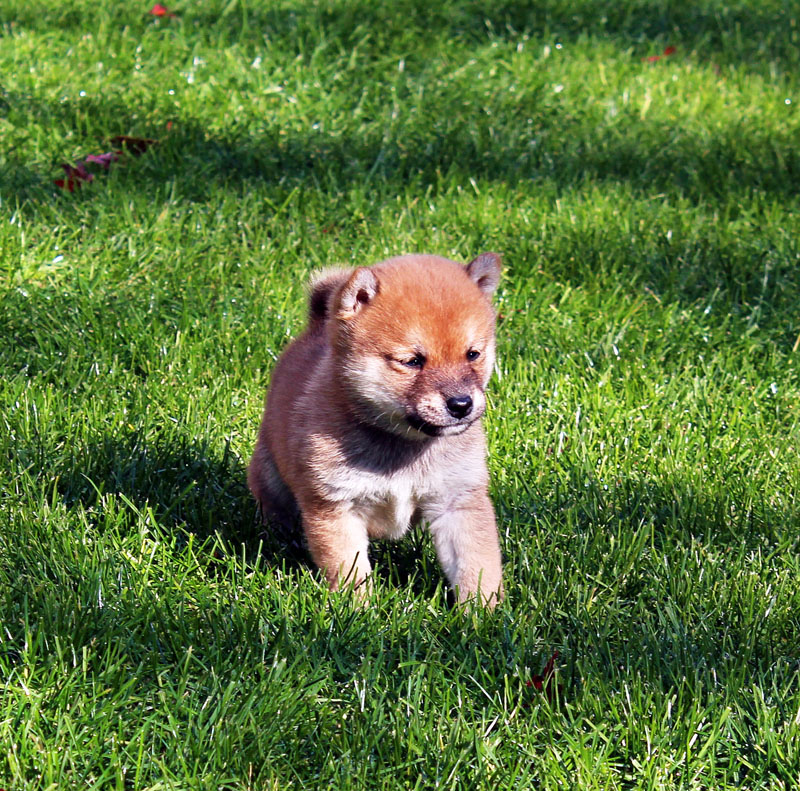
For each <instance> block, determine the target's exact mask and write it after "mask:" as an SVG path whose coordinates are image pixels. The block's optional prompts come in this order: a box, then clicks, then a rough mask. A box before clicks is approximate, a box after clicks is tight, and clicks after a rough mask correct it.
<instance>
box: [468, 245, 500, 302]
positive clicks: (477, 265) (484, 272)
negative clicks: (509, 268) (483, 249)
mask: <svg viewBox="0 0 800 791" xmlns="http://www.w3.org/2000/svg"><path fill="white" fill-rule="evenodd" d="M502 268H503V259H502V258H501V257H500V256H499V255H498V254H497V253H482V254H481V255H479V256H478V257H477V258H475V259H474V260H472V261H470V262H469V263H468V264H467V274H468V275H469V276H470V278H471V279H472V281H473V282H474V283H475V285H476V286H477V287H478V288H479V289H480V290H481V291H483V293H484V294H486V296H487V297H491V296H492V294H494V290H495V289H496V288H497V284H498V283H499V282H500V270H501V269H502Z"/></svg>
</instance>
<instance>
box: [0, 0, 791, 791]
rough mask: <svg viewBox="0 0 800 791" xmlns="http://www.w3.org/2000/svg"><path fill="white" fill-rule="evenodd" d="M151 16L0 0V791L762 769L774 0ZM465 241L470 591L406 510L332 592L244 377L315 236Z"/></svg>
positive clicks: (334, 4)
mask: <svg viewBox="0 0 800 791" xmlns="http://www.w3.org/2000/svg"><path fill="white" fill-rule="evenodd" d="M149 8H150V4H130V3H112V2H110V1H108V0H102V1H101V0H97V1H94V0H93V2H88V1H87V0H69V1H66V2H62V3H57V4H54V3H45V2H40V0H30V1H29V2H25V3H22V2H18V1H17V0H0V24H2V36H0V73H2V75H3V78H2V86H0V137H2V140H3V145H2V146H0V197H1V198H2V222H0V246H2V256H1V257H0V288H2V292H1V293H2V310H1V311H0V370H2V376H0V419H2V423H1V424H0V425H1V426H2V431H0V459H2V468H1V473H2V475H1V477H0V520H2V522H1V523H0V524H1V527H0V613H2V624H1V626H2V628H1V630H0V672H1V673H2V679H3V695H2V697H1V698H0V787H3V788H4V789H6V791H11V789H45V788H69V787H79V786H80V787H86V788H120V789H122V788H125V789H156V788H172V789H184V788H185V789H189V788H191V789H195V788H196V789H205V788H207V789H222V788H228V789H251V788H252V789H271V788H290V787H298V788H299V787H310V788H324V787H337V788H349V787H352V788H406V787H408V788H431V787H441V788H495V787H501V788H506V787H507V788H543V789H551V788H552V789H555V788H580V789H671V788H686V789H698V788H709V789H733V788H737V789H738V788H748V789H771V790H773V789H774V790H775V791H777V789H790V788H795V787H797V786H798V784H800V695H799V694H798V675H799V673H800V648H799V647H798V646H800V616H798V612H800V538H799V537H798V536H799V532H798V527H800V519H799V518H798V502H797V491H798V484H800V474H799V472H798V462H797V444H798V393H799V391H800V377H799V376H798V366H797V354H798V349H797V343H796V341H797V339H798V335H800V299H799V298H798V287H800V274H798V272H799V271H800V270H798V260H800V242H798V239H800V219H798V217H800V215H798V208H799V207H798V203H799V201H798V197H797V185H798V184H799V183H800V157H798V153H797V142H796V141H797V139H798V132H800V121H799V120H798V116H797V109H796V108H797V104H798V102H800V90H798V88H799V87H800V77H799V76H798V75H800V54H798V52H799V51H800V50H798V43H799V37H800V31H798V13H797V8H796V7H795V5H794V4H792V3H786V2H762V3H758V4H756V3H752V2H736V3H729V4H721V3H718V2H711V0H706V2H701V3H691V4H690V3H664V2H659V3H656V2H648V1H647V0H626V1H625V2H623V3H618V4H615V5H613V6H609V5H608V4H600V3H596V2H589V0H581V1H580V2H572V3H563V2H559V1H558V0H548V1H547V2H542V3H536V4H533V3H527V2H505V3H503V2H493V3H488V2H480V1H479V0H446V2H442V3H439V4H434V3H422V2H416V1H415V0H398V2H395V3H391V4H388V3H363V2H358V1H357V0H328V2H311V3H301V2H280V3H253V2H244V0H233V1H232V2H225V3H223V2H208V3H202V4H190V3H183V4H176V5H175V6H174V9H173V10H174V11H176V12H177V14H178V15H177V16H176V17H174V18H167V19H161V20H157V19H155V18H153V17H152V16H150V15H148V14H147V11H148V10H149ZM667 46H675V47H676V48H677V49H676V52H675V54H674V55H671V56H668V57H663V58H662V59H661V60H659V61H657V62H654V63H650V62H647V61H645V60H643V59H644V58H647V57H649V56H651V55H657V54H660V53H663V51H664V49H665V48H666V47H667ZM118 134H128V135H137V136H147V137H153V138H157V139H158V140H159V144H158V145H157V146H155V147H153V148H151V149H150V150H149V151H148V152H147V153H146V154H144V155H143V156H141V157H138V158H134V157H128V158H127V159H126V160H125V161H124V162H120V163H117V164H115V165H114V166H113V167H112V168H111V170H110V171H109V172H108V173H98V175H97V176H96V179H95V181H94V182H93V183H92V184H90V185H87V186H85V187H84V188H82V189H79V190H77V191H76V192H74V193H72V194H69V193H66V192H64V191H63V190H59V189H58V188H56V187H55V186H54V184H53V180H54V179H55V178H58V177H60V176H62V175H63V174H62V173H61V172H60V168H59V163H61V162H74V161H76V160H77V159H81V158H83V157H85V156H86V155H88V154H90V153H102V152H103V151H107V150H109V148H110V144H109V143H108V140H109V138H110V137H112V136H114V135H118ZM487 249H492V250H497V251H500V252H503V253H504V255H505V261H506V273H505V279H504V282H503V284H502V286H501V290H500V294H499V298H498V308H499V311H500V314H501V319H500V323H499V347H500V361H499V364H498V371H497V377H496V379H495V380H494V383H493V390H492V394H491V401H492V404H491V410H490V414H489V416H488V418H487V420H486V425H487V432H488V436H489V439H490V446H491V454H490V470H491V473H492V481H493V484H492V494H493V497H494V500H495V503H496V507H497V512H498V517H499V523H500V526H501V531H502V536H503V547H504V554H505V558H506V585H507V591H508V597H507V601H506V602H505V603H504V604H503V605H502V606H501V607H500V608H499V609H498V611H497V612H496V613H494V614H492V615H489V614H484V613H479V612H468V613H463V612H461V611H458V610H452V609H450V608H449V607H448V604H447V597H446V592H445V589H444V585H443V582H442V579H441V576H440V573H439V570H438V568H437V566H436V562H435V557H434V554H433V551H432V547H431V545H430V542H429V541H428V539H427V537H426V536H425V535H424V533H422V532H420V533H415V534H413V535H412V536H410V537H409V538H408V539H407V540H406V541H404V542H402V543H400V544H397V545H378V546H376V547H375V555H376V564H377V578H378V581H379V582H378V585H377V590H376V592H375V595H374V598H373V600H372V602H371V606H370V607H368V608H366V609H359V608H354V607H353V606H352V605H351V603H350V602H349V601H348V600H347V598H346V597H343V596H337V595H330V594H328V593H327V592H326V591H325V589H324V587H323V586H322V585H321V584H320V581H319V580H318V578H317V577H316V576H315V575H314V573H313V572H312V571H311V570H310V569H309V568H308V566H307V564H306V562H305V559H304V558H303V557H298V556H296V555H295V554H293V553H292V552H291V551H289V550H288V549H287V548H285V547H283V546H281V545H280V544H279V543H278V542H276V541H275V540H274V538H273V537H272V536H270V535H269V534H266V533H264V532H262V530H261V529H260V528H259V527H258V526H257V525H256V524H255V521H254V516H255V513H254V507H253V504H252V503H251V501H250V498H249V496H248V493H247V491H246V487H245V473H244V468H245V465H246V463H247V459H248V457H249V453H250V450H251V448H252V445H253V442H254V439H255V433H256V429H257V425H258V420H259V416H260V409H261V402H262V398H263V392H264V388H265V386H266V384H267V382H268V380H269V373H270V370H271V368H272V365H273V363H274V361H275V358H276V355H277V354H278V353H279V352H280V350H281V349H282V348H283V346H284V345H285V344H286V342H287V339H288V337H289V336H290V335H291V334H292V333H295V332H297V331H298V330H299V329H300V327H301V326H302V322H303V316H304V305H303V299H304V297H303V288H304V282H305V279H306V277H307V275H308V273H309V272H310V271H311V270H313V269H314V268H317V267H319V266H322V265H328V264H331V263H337V262H344V263H348V264H357V263H365V262H373V261H376V260H378V259H380V258H382V257H384V256H386V255H389V254H396V253H400V252H409V251H414V250H419V251H426V252H435V253H440V254H445V255H449V256H452V257H456V258H459V259H461V260H468V259H469V258H470V257H472V256H473V255H475V254H476V253H478V252H480V251H482V250H487ZM555 651H558V652H559V654H560V655H559V660H558V671H557V675H556V677H555V679H554V680H553V682H552V684H551V686H550V694H549V695H546V694H542V693H540V692H537V691H536V690H535V688H534V687H532V686H529V685H528V682H529V681H531V680H532V679H533V677H534V676H535V675H536V674H539V673H541V671H542V667H543V666H544V664H545V663H546V661H547V660H548V658H549V657H550V656H551V655H552V654H553V653H554V652H555Z"/></svg>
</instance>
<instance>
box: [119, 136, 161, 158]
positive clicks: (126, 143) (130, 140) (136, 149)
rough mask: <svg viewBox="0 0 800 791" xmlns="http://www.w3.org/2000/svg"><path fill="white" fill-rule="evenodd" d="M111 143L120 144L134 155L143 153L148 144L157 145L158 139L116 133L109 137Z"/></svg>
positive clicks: (148, 146)
mask: <svg viewBox="0 0 800 791" xmlns="http://www.w3.org/2000/svg"><path fill="white" fill-rule="evenodd" d="M110 142H111V144H112V145H115V146H121V147H122V148H124V149H125V150H126V151H128V152H129V153H131V154H133V155H134V156H137V157H138V156H139V155H140V154H144V152H145V151H147V149H148V148H150V146H155V145H158V140H153V139H152V138H149V137H129V136H128V135H117V136H116V137H112V138H111V141H110Z"/></svg>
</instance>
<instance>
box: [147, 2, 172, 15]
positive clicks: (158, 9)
mask: <svg viewBox="0 0 800 791" xmlns="http://www.w3.org/2000/svg"><path fill="white" fill-rule="evenodd" d="M150 13H151V14H152V15H153V16H159V17H162V16H176V14H173V13H172V12H171V11H170V10H169V9H168V8H167V7H166V6H163V5H161V3H156V4H155V5H154V6H153V7H152V8H151V9H150Z"/></svg>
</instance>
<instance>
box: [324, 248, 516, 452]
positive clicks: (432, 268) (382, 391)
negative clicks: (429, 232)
mask: <svg viewBox="0 0 800 791" xmlns="http://www.w3.org/2000/svg"><path fill="white" fill-rule="evenodd" d="M499 278H500V257H499V256H498V255H496V254H494V253H484V254H483V255H481V256H478V258H476V259H475V260H474V261H472V262H471V263H470V264H469V265H468V266H466V267H464V266H461V265H460V264H457V263H455V262H454V261H449V260H448V259H446V258H439V257H438V256H419V255H409V256H402V257H399V258H392V259H389V260H388V261H384V262H383V263H381V264H377V265H376V266H374V267H371V268H360V269H356V270H353V272H352V273H351V274H350V275H349V277H348V278H347V279H346V280H345V281H344V282H342V283H341V284H339V285H338V287H337V290H336V291H335V293H334V294H332V296H331V300H330V303H329V306H330V309H329V311H328V324H329V331H330V333H331V345H332V348H333V354H334V358H335V364H336V365H337V366H338V368H337V370H338V372H340V374H341V378H342V382H343V385H344V388H345V392H346V395H347V397H348V399H349V401H350V403H351V405H352V407H353V409H354V410H355V411H356V413H357V415H358V416H359V418H360V419H362V420H365V421H367V422H369V423H371V424H373V425H376V426H378V427H380V428H383V429H385V430H388V431H391V432H393V433H395V434H398V435H400V436H403V437H407V438H409V439H426V438H428V437H438V436H449V435H453V434H460V433H461V432H463V431H465V430H466V429H467V428H468V427H469V426H470V425H471V424H472V423H474V422H475V421H476V420H478V419H479V418H480V417H481V416H482V415H483V413H484V411H485V410H486V397H485V395H484V391H485V388H486V384H487V382H488V381H489V377H490V375H491V372H492V367H493V365H494V354H495V343H494V323H495V321H494V309H493V308H492V304H491V295H492V293H493V292H494V290H495V288H496V287H497V283H498V280H499Z"/></svg>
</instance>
